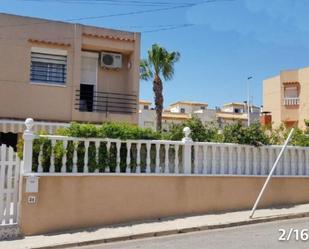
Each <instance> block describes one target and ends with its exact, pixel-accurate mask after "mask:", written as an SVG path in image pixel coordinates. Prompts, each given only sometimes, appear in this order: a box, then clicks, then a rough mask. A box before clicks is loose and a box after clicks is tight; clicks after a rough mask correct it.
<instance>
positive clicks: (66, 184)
mask: <svg viewBox="0 0 309 249" xmlns="http://www.w3.org/2000/svg"><path fill="white" fill-rule="evenodd" d="M264 181H265V178H264V177H231V176H230V177H224V176H222V177H220V176H210V177H209V176H115V175H109V176H41V177H40V179H39V193H38V194H34V195H36V196H37V198H38V201H37V203H36V204H28V203H27V197H28V196H29V195H30V194H26V193H24V192H23V193H22V196H21V197H22V198H21V222H20V225H21V230H22V232H23V233H24V234H25V235H33V234H41V233H46V232H55V231H61V230H68V229H76V228H82V227H91V226H98V225H104V224H115V223H121V222H128V221H137V220H142V219H152V218H160V217H167V216H176V215H185V214H201V213H207V212H215V211H224V210H232V209H245V208H251V207H252V205H253V203H254V201H255V199H256V197H257V195H258V192H259V191H260V189H261V186H262V184H263V183H264ZM24 185H25V179H24ZM308 186H309V178H301V177H297V178H296V177H293V178H292V177H291V178H288V177H281V178H279V177H277V178H274V179H273V180H272V182H271V184H270V185H269V188H268V190H267V192H266V195H265V196H264V198H263V200H262V203H261V205H262V206H273V205H278V204H296V203H308V202H309V188H308ZM24 189H25V188H24ZM31 195H33V194H31Z"/></svg>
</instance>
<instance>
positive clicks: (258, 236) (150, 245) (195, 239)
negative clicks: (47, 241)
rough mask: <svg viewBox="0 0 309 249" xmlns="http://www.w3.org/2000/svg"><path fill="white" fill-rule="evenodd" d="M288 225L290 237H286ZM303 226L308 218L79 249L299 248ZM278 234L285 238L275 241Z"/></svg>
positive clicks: (304, 240) (304, 244)
mask: <svg viewBox="0 0 309 249" xmlns="http://www.w3.org/2000/svg"><path fill="white" fill-rule="evenodd" d="M279 229H283V230H282V232H279ZM291 229H293V230H292V233H291V234H290V235H291V236H290V239H289V240H287V237H288V236H289V232H290V230H291ZM304 229H309V218H302V219H293V220H286V221H276V222H269V223H263V224H255V225H246V226H240V227H233V228H224V229H217V230H209V231H202V232H194V233H186V234H179V235H171V236H164V237H157V238H147V239H139V240H134V241H124V242H115V243H109V244H101V245H93V246H85V247H79V249H137V248H143V249H174V248H177V249H201V248H207V249H218V248H220V249H236V248H237V249H239V248H250V249H255V248H258V249H263V248H267V249H270V248H271V249H277V248H278V249H279V248H280V249H285V248H289V249H290V248H293V249H302V248H309V238H308V237H307V236H306V235H307V234H308V232H307V231H306V230H304ZM284 231H286V233H285V234H283V232H284ZM301 232H302V236H301ZM280 235H282V239H285V241H278V240H279V237H280ZM296 237H298V241H296Z"/></svg>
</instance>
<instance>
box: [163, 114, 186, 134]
mask: <svg viewBox="0 0 309 249" xmlns="http://www.w3.org/2000/svg"><path fill="white" fill-rule="evenodd" d="M191 118H192V116H191V115H190V114H189V113H180V112H170V111H166V110H165V111H163V113H162V130H163V131H169V129H170V126H171V125H172V124H181V123H183V122H185V121H187V120H189V119H191Z"/></svg>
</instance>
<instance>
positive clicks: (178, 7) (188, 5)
mask: <svg viewBox="0 0 309 249" xmlns="http://www.w3.org/2000/svg"><path fill="white" fill-rule="evenodd" d="M233 1H235V0H204V1H200V2H196V3H191V4H189V3H188V4H186V5H180V6H172V7H164V8H157V9H146V10H138V11H130V12H123V13H115V14H107V15H100V16H88V17H80V18H72V19H66V20H63V21H59V22H74V21H83V20H94V19H102V18H111V17H119V16H131V15H139V14H146V13H155V12H161V11H168V10H175V9H183V8H189V7H193V6H197V5H201V4H206V3H214V2H233ZM50 22H53V21H51V20H44V21H40V22H33V23H20V24H12V25H0V28H6V27H20V26H29V25H40V24H44V23H50Z"/></svg>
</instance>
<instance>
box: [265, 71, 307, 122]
mask: <svg viewBox="0 0 309 249" xmlns="http://www.w3.org/2000/svg"><path fill="white" fill-rule="evenodd" d="M263 109H264V111H266V112H270V114H271V117H272V121H273V123H274V125H276V126H278V125H280V124H282V123H283V124H284V125H286V126H288V127H292V126H295V127H300V128H304V127H305V120H306V119H309V67H306V68H302V69H297V70H287V71H281V72H280V74H279V75H277V76H275V77H272V78H268V79H266V80H264V82H263Z"/></svg>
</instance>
